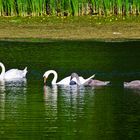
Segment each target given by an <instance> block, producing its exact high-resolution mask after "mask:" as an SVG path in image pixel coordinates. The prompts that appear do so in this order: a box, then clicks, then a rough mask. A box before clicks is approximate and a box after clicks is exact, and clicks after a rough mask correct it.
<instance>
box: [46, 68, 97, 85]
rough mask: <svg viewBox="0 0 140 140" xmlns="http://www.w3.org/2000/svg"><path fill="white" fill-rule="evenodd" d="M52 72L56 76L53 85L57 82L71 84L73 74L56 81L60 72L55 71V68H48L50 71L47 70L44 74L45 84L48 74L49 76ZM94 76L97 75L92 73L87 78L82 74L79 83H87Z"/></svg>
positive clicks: (58, 83)
mask: <svg viewBox="0 0 140 140" xmlns="http://www.w3.org/2000/svg"><path fill="white" fill-rule="evenodd" d="M50 74H53V75H54V78H53V80H52V82H51V84H52V85H56V84H57V85H70V81H71V76H68V77H66V78H64V79H62V80H61V81H59V82H56V81H57V79H58V74H57V72H56V71H54V70H48V71H46V72H45V73H44V75H43V77H44V84H46V80H47V78H48V76H49V75H50ZM94 76H95V75H92V76H91V77H89V78H87V79H84V78H83V77H81V76H80V77H79V80H80V82H79V85H84V83H86V82H87V81H89V80H90V79H91V78H94Z"/></svg>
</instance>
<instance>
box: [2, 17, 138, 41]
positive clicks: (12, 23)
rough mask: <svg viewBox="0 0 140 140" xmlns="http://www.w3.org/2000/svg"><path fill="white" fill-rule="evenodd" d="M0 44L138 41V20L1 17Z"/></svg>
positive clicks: (120, 18) (117, 18) (132, 18)
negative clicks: (53, 41)
mask: <svg viewBox="0 0 140 140" xmlns="http://www.w3.org/2000/svg"><path fill="white" fill-rule="evenodd" d="M0 40H7V41H8V40H13V41H14V40H17V41H18V40H19V41H20V40H21V41H22V40H24V41H28V40H30V41H36V40H40V41H47V40H48V41H49V40H103V41H123V40H140V17H131V18H130V17H129V18H126V19H123V18H122V17H108V18H106V17H103V18H99V17H86V16H85V17H69V18H67V17H66V18H64V17H63V18H62V17H25V18H21V17H0Z"/></svg>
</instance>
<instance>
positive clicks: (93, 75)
mask: <svg viewBox="0 0 140 140" xmlns="http://www.w3.org/2000/svg"><path fill="white" fill-rule="evenodd" d="M94 77H95V74H94V75H92V76H90V77H89V78H87V79H86V80H85V81H84V83H83V85H84V84H86V83H87V82H88V81H89V80H91V79H92V78H94Z"/></svg>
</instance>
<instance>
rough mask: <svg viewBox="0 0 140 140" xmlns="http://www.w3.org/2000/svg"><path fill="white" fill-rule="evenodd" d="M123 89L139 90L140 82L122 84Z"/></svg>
mask: <svg viewBox="0 0 140 140" xmlns="http://www.w3.org/2000/svg"><path fill="white" fill-rule="evenodd" d="M124 87H126V88H139V89H140V80H134V81H131V82H124Z"/></svg>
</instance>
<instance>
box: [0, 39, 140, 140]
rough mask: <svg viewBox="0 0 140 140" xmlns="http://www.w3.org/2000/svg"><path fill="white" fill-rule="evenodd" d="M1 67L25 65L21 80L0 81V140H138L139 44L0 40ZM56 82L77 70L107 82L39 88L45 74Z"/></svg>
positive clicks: (139, 122)
mask: <svg viewBox="0 0 140 140" xmlns="http://www.w3.org/2000/svg"><path fill="white" fill-rule="evenodd" d="M0 61H1V62H3V63H4V64H5V67H6V69H7V70H8V69H11V68H19V69H23V68H24V67H25V66H27V67H28V71H29V72H28V74H27V79H26V80H23V81H18V82H7V81H6V82H3V81H1V82H0V140H5V139H13V140H17V139H19V140H22V139H24V140H28V139H29V140H31V139H33V140H35V139H37V140H49V139H51V140H52V139H58V140H68V139H70V140H77V139H83V140H87V139H88V140H121V139H126V140H131V139H132V140H139V138H140V131H139V130H140V125H139V124H140V91H139V90H136V89H133V90H132V89H125V88H124V87H123V82H124V81H131V80H135V79H140V65H139V62H140V41H126V42H101V41H55V42H51V41H50V42H10V41H9V42H6V41H1V42H0ZM49 69H54V70H56V71H57V72H58V77H59V80H60V79H62V78H64V77H66V76H68V75H70V74H71V72H77V73H78V74H79V75H82V76H83V77H85V78H86V77H89V76H90V75H92V74H94V73H95V74H96V77H95V78H96V79H99V80H110V81H111V85H110V86H106V87H100V88H94V87H60V86H58V87H56V86H55V87H52V86H50V82H51V78H52V76H50V77H49V80H48V82H47V86H44V85H43V78H42V76H43V74H44V72H45V71H46V70H49Z"/></svg>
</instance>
